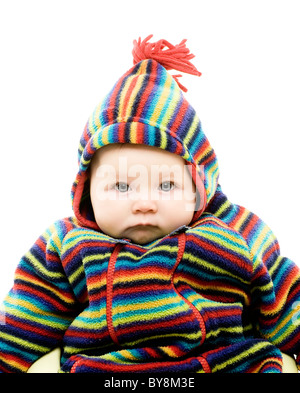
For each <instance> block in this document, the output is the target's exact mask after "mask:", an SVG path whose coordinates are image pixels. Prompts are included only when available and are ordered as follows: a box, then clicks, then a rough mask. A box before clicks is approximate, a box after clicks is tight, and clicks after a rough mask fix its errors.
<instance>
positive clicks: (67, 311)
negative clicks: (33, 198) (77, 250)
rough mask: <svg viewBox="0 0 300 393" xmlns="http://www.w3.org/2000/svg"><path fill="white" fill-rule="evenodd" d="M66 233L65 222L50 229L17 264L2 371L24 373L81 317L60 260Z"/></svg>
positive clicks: (0, 331)
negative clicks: (62, 242) (72, 322)
mask: <svg viewBox="0 0 300 393" xmlns="http://www.w3.org/2000/svg"><path fill="white" fill-rule="evenodd" d="M69 225H70V222H69ZM65 231H66V221H63V220H61V221H59V222H57V223H55V224H54V225H52V226H51V227H50V228H48V229H47V230H46V231H45V232H44V233H43V234H42V235H41V236H40V237H39V238H38V239H37V241H36V242H35V243H34V245H33V246H32V247H31V249H30V250H29V251H28V252H27V253H26V254H25V255H24V256H23V258H22V259H21V261H20V262H19V264H18V267H17V269H16V272H15V279H14V285H13V288H12V289H11V290H10V292H9V293H8V295H7V296H6V298H5V299H4V302H3V304H2V306H1V315H0V372H26V371H27V369H28V368H29V367H30V366H31V365H32V364H33V363H34V362H35V361H36V360H37V359H39V358H40V357H41V356H43V355H44V354H46V353H47V352H49V351H51V350H52V349H53V348H55V347H58V346H61V343H62V338H63V335H64V332H65V331H66V329H67V328H68V326H69V324H70V323H71V321H72V320H73V319H74V316H75V315H76V314H77V313H78V311H76V309H77V306H76V299H75V296H74V294H73V291H72V288H71V286H70V284H69V282H68V279H67V277H66V275H65V273H64V270H63V267H62V264H61V260H60V249H61V241H62V238H63V234H64V232H65Z"/></svg>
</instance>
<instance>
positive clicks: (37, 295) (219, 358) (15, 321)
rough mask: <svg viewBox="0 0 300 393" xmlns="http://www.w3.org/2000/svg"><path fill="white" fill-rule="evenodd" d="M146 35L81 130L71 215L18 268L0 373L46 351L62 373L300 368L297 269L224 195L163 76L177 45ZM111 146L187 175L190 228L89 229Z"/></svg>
mask: <svg viewBox="0 0 300 393" xmlns="http://www.w3.org/2000/svg"><path fill="white" fill-rule="evenodd" d="M148 38H149V37H148ZM148 38H147V39H146V40H144V41H143V42H141V41H139V42H135V52H134V56H135V59H136V57H137V56H138V55H139V56H140V55H141V54H142V60H141V61H136V64H135V65H134V66H133V67H132V68H131V69H130V70H129V71H127V72H126V73H125V74H124V75H123V76H122V77H121V78H120V79H119V80H118V81H117V83H116V84H115V86H114V87H113V88H112V90H111V91H110V92H109V94H108V95H107V96H106V97H105V98H104V99H103V100H102V101H101V103H100V104H99V105H98V106H97V107H96V109H95V110H94V112H93V113H92V115H91V116H90V118H89V120H88V122H87V124H86V127H85V129H84V132H83V135H82V137H81V140H80V145H79V150H78V154H79V155H78V160H79V170H78V173H77V176H76V179H75V181H74V183H73V187H72V203H73V210H74V216H73V217H68V218H64V219H61V220H58V221H57V222H55V223H54V224H53V225H51V226H50V227H49V228H48V229H47V230H46V231H45V232H44V233H43V234H42V235H41V236H40V237H39V238H38V239H37V240H36V241H35V242H34V244H33V246H32V247H31V248H30V250H29V251H28V252H27V253H26V254H25V255H24V256H23V257H22V258H21V261H20V262H19V265H18V267H17V270H16V274H15V281H14V285H13V288H12V289H11V291H10V292H9V294H8V295H7V297H6V298H5V300H4V303H3V306H2V308H1V318H0V371H2V372H26V371H27V369H28V368H29V367H30V366H31V365H32V364H33V362H35V361H36V360H37V359H39V358H40V357H41V356H43V355H44V354H46V353H47V352H49V351H51V350H52V349H54V348H56V347H61V348H62V350H63V352H62V359H61V372H65V373H77V372H79V373H84V372H100V373H103V372H198V373H215V372H223V373H224V372H226V373H233V372H239V373H241V372H247V373H256V372H259V373H280V372H281V371H282V356H281V351H283V352H285V353H287V354H290V355H292V356H293V355H295V356H296V357H297V362H298V365H299V363H300V359H299V353H300V312H299V304H300V271H299V268H298V267H297V265H296V264H295V263H294V262H292V261H291V260H289V259H288V258H285V257H283V256H281V255H280V249H279V245H278V242H277V239H276V238H275V236H274V235H273V233H272V231H271V230H270V229H269V228H268V226H267V225H266V224H265V223H264V222H263V221H262V220H261V219H260V218H259V217H257V216H256V215H255V214H253V213H252V212H250V211H248V210H247V209H245V208H243V207H241V206H239V205H236V204H233V203H231V202H230V201H229V200H228V198H227V197H226V195H225V194H224V193H223V192H222V189H221V186H220V184H219V181H218V173H219V170H218V162H217V158H216V155H215V152H214V150H213V148H212V147H211V145H210V143H209V141H208V139H207V137H206V136H205V134H204V133H203V130H202V128H201V123H200V120H199V118H198V116H197V114H196V112H195V110H194V109H193V108H192V106H191V105H190V104H189V103H188V102H187V100H186V99H185V97H184V95H183V93H182V91H181V88H180V86H181V87H182V85H179V84H178V81H177V79H178V77H176V78H174V77H172V76H171V74H170V73H169V72H168V71H167V69H170V68H171V66H168V65H170V64H171V65H172V67H173V68H176V67H177V69H180V68H181V70H182V69H183V70H184V71H187V72H189V70H187V68H188V67H190V63H189V60H190V59H191V57H192V55H190V54H189V51H188V50H186V47H185V41H183V42H181V43H180V44H179V45H178V46H173V45H171V44H169V43H168V42H166V41H164V40H161V41H159V42H158V43H156V44H153V45H150V46H149V45H148V46H147V45H146V44H147V40H148ZM166 48H167V49H166ZM155 56H156V57H155ZM166 58H167V61H166ZM170 60H172V61H171V62H170ZM184 61H185V66H184V67H182V64H183V62H184ZM178 64H179V65H178ZM194 71H195V70H194V69H193V72H194ZM194 73H195V74H196V72H194ZM111 143H134V144H146V145H150V146H156V147H158V148H161V149H164V150H167V151H169V152H172V153H174V154H178V155H180V156H181V157H183V158H184V160H186V162H187V163H189V165H191V166H192V168H193V170H192V172H191V173H192V174H193V179H194V180H195V182H196V180H198V181H197V183H195V184H197V187H198V197H199V206H201V208H199V209H197V211H196V212H195V214H194V217H193V220H192V222H191V223H190V224H189V225H188V226H184V227H180V228H178V229H177V230H175V231H174V232H172V233H170V234H168V235H166V236H165V237H163V238H161V239H157V240H155V241H153V242H151V243H149V244H146V245H139V244H134V243H132V242H130V241H129V240H128V239H114V238H111V237H109V236H108V235H106V234H105V233H103V232H102V231H101V228H99V227H98V226H97V224H96V222H95V219H94V215H93V210H92V206H91V202H90V196H89V180H88V179H89V178H88V169H89V165H90V162H91V160H92V157H93V155H94V153H95V152H96V151H97V150H98V149H100V148H101V147H103V146H105V145H107V144H111ZM199 179H201V181H200V182H199Z"/></svg>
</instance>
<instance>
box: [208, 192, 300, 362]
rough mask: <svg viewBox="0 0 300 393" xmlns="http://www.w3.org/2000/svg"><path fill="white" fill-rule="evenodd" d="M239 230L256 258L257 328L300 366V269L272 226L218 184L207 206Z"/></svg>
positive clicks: (254, 297)
mask: <svg viewBox="0 0 300 393" xmlns="http://www.w3.org/2000/svg"><path fill="white" fill-rule="evenodd" d="M208 210H209V211H210V212H211V213H212V214H214V215H215V216H216V217H219V218H220V219H221V220H222V221H224V222H226V223H227V224H228V225H229V226H230V227H232V228H234V229H235V230H236V231H238V232H239V233H240V234H241V236H242V237H243V238H244V239H245V241H246V243H247V245H248V247H249V250H250V254H251V256H252V260H253V278H252V283H251V292H252V293H251V307H252V318H251V319H252V321H255V322H256V331H257V335H258V336H259V337H263V338H265V339H267V340H268V341H270V342H271V343H273V344H274V345H276V346H277V347H278V348H279V349H280V350H281V351H282V352H285V353H287V354H289V355H296V356H297V364H298V368H299V369H300V355H299V354H300V269H299V266H298V265H297V264H295V263H294V262H293V261H291V260H290V259H288V258H285V257H283V256H281V253H280V247H279V244H278V241H277V239H276V237H275V236H274V234H273V232H272V231H271V229H270V228H269V227H268V226H267V225H266V224H265V223H264V222H263V221H262V220H261V219H260V218H259V217H258V216H257V215H255V214H254V213H252V212H250V211H249V210H247V209H245V208H244V207H242V206H239V205H236V204H233V203H231V202H230V201H229V200H228V198H227V196H226V195H225V194H224V193H223V192H222V190H221V187H220V186H219V187H218V190H217V192H216V195H215V197H214V199H213V200H212V202H211V203H210V205H209V209H208Z"/></svg>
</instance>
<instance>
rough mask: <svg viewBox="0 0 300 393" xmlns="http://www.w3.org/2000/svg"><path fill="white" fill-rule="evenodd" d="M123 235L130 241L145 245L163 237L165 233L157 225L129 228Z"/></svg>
mask: <svg viewBox="0 0 300 393" xmlns="http://www.w3.org/2000/svg"><path fill="white" fill-rule="evenodd" d="M124 235H125V236H123V237H124V238H127V239H130V240H131V241H132V243H135V244H141V245H145V244H148V243H151V242H153V241H155V240H157V239H160V238H162V237H164V236H165V235H166V234H165V233H163V232H162V231H161V230H160V229H159V228H157V227H148V226H145V227H135V228H130V230H129V231H127V232H126V233H125V234H124Z"/></svg>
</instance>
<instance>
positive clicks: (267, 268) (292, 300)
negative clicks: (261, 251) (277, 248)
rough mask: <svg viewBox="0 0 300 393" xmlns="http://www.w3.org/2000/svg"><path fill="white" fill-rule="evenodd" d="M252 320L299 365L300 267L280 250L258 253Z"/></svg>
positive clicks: (255, 262) (255, 268)
mask: <svg viewBox="0 0 300 393" xmlns="http://www.w3.org/2000/svg"><path fill="white" fill-rule="evenodd" d="M251 297H252V307H253V315H254V318H253V320H255V321H256V323H257V325H256V328H257V331H258V332H259V335H260V336H261V337H263V338H265V339H267V340H268V341H270V342H271V343H273V344H274V345H276V347H278V348H279V349H280V350H281V351H282V352H285V353H287V354H289V355H291V356H293V355H296V357H297V366H298V369H300V356H299V354H300V269H299V267H298V266H297V265H296V264H295V263H294V262H292V261H291V260H290V259H288V258H285V257H282V256H281V255H280V254H279V253H278V254H274V255H273V256H272V258H267V259H265V258H264V257H262V258H259V257H256V258H255V260H254V274H253V280H252V293H251Z"/></svg>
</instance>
